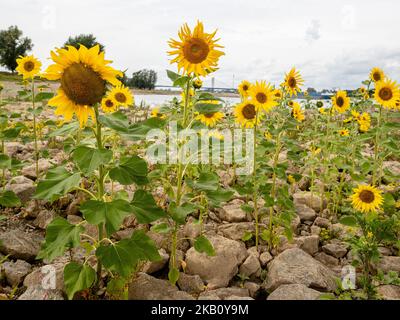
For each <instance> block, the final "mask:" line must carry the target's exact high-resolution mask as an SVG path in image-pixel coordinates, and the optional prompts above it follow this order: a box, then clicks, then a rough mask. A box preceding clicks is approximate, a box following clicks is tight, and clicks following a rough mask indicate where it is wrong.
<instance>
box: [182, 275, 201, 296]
mask: <svg viewBox="0 0 400 320" xmlns="http://www.w3.org/2000/svg"><path fill="white" fill-rule="evenodd" d="M177 284H178V287H179V288H180V289H181V290H183V291H186V292H188V293H195V294H198V293H200V292H202V291H204V289H205V285H204V282H203V280H201V278H200V277H199V276H198V275H197V274H196V275H190V274H186V273H183V272H181V273H180V275H179V279H178V282H177Z"/></svg>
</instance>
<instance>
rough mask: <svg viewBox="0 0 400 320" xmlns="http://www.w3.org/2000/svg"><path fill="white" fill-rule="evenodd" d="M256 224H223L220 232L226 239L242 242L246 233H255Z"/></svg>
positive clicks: (219, 229)
mask: <svg viewBox="0 0 400 320" xmlns="http://www.w3.org/2000/svg"><path fill="white" fill-rule="evenodd" d="M254 230H255V229H254V223H252V222H238V223H227V224H221V225H220V226H219V227H218V231H219V232H220V233H221V234H222V235H223V236H224V237H226V238H229V239H232V240H241V239H242V237H243V236H244V234H245V233H246V231H249V232H254Z"/></svg>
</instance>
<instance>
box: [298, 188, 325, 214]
mask: <svg viewBox="0 0 400 320" xmlns="http://www.w3.org/2000/svg"><path fill="white" fill-rule="evenodd" d="M293 202H294V204H295V205H296V206H298V205H301V204H303V205H306V206H308V207H310V208H311V209H314V210H315V211H316V212H320V211H321V205H322V209H325V208H326V201H324V202H323V203H322V200H321V197H320V196H319V195H318V194H316V193H313V194H312V193H311V192H309V191H303V192H296V193H295V194H293Z"/></svg>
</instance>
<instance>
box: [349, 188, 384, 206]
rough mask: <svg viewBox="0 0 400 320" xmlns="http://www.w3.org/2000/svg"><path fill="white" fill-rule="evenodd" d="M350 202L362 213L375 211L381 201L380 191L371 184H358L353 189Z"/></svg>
mask: <svg viewBox="0 0 400 320" xmlns="http://www.w3.org/2000/svg"><path fill="white" fill-rule="evenodd" d="M351 202H352V205H353V208H354V209H355V210H357V211H360V212H363V213H367V212H371V211H377V210H379V209H380V208H381V205H382V203H383V197H382V192H381V191H380V190H379V189H377V188H376V187H374V186H371V185H359V186H358V187H357V188H355V189H354V190H353V195H352V196H351Z"/></svg>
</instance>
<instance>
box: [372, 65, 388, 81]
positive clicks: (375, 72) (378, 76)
mask: <svg viewBox="0 0 400 320" xmlns="http://www.w3.org/2000/svg"><path fill="white" fill-rule="evenodd" d="M369 78H370V79H371V80H372V81H374V82H379V81H382V80H384V79H385V73H384V72H383V71H382V69H379V68H376V67H375V68H373V69H372V70H371V72H370V74H369Z"/></svg>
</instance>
